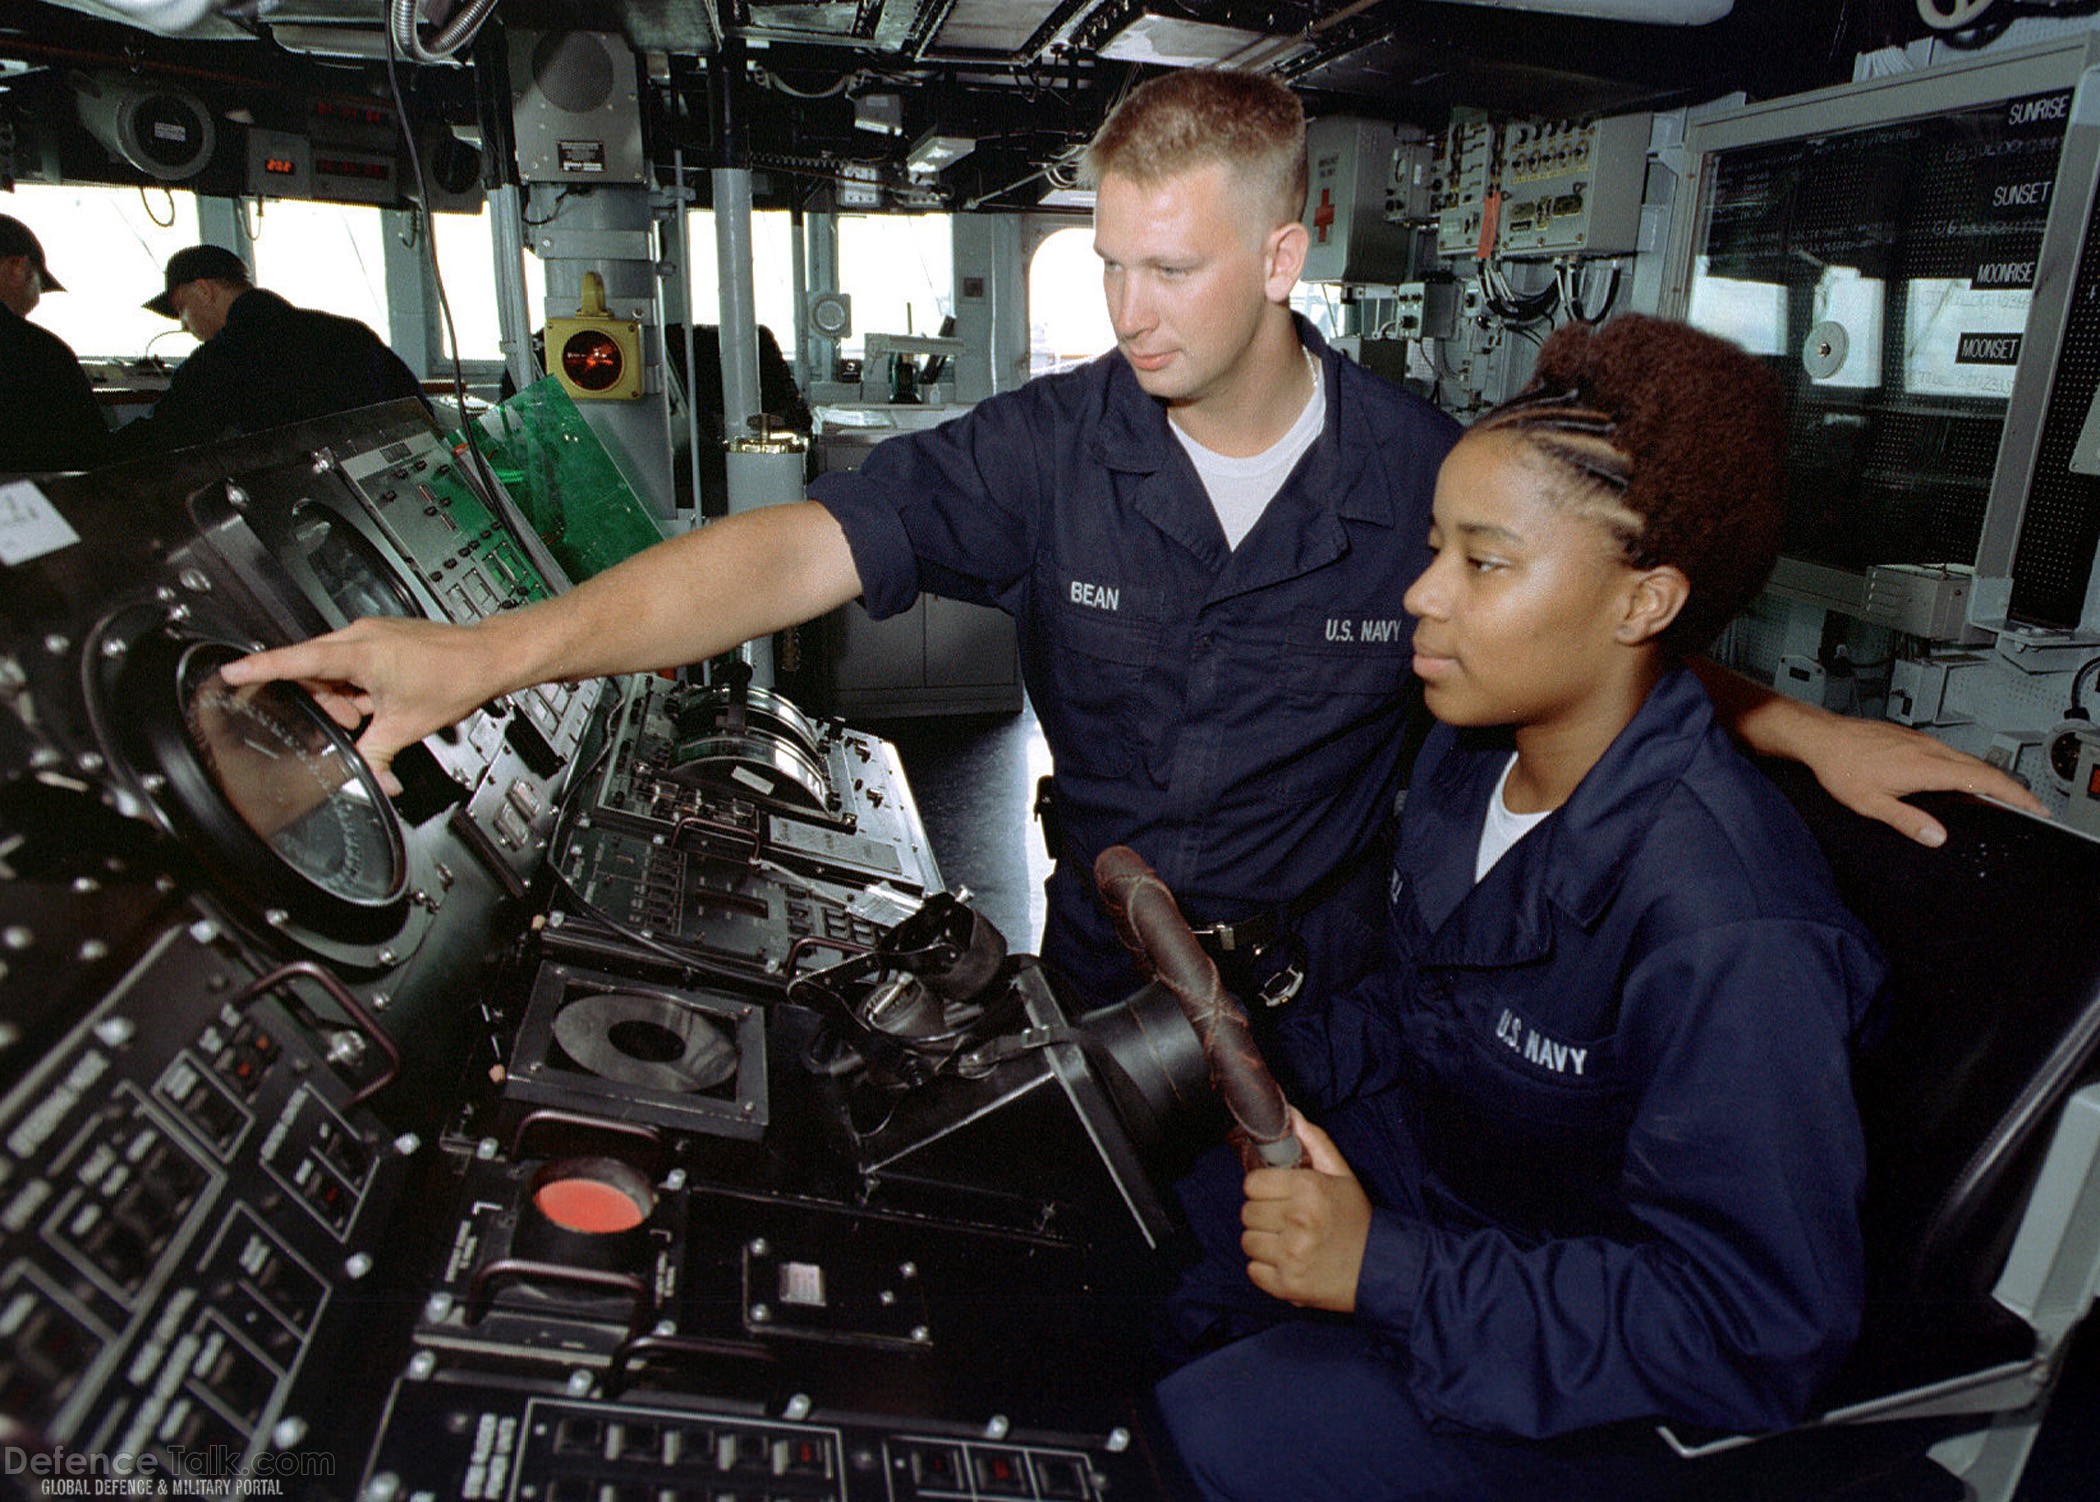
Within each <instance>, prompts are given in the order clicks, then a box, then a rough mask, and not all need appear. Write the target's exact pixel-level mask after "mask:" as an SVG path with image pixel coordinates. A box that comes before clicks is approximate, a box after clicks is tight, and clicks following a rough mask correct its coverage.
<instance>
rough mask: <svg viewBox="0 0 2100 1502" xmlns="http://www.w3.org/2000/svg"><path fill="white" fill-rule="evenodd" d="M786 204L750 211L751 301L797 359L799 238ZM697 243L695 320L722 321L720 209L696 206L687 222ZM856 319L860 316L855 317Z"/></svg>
mask: <svg viewBox="0 0 2100 1502" xmlns="http://www.w3.org/2000/svg"><path fill="white" fill-rule="evenodd" d="M791 233H792V230H791V227H790V225H789V222H788V215H787V211H786V210H785V209H760V210H758V211H756V212H754V213H753V214H752V216H751V300H752V303H753V306H754V309H755V312H756V316H757V318H758V321H759V322H760V323H762V324H764V325H765V326H766V327H767V328H769V329H771V330H772V331H773V337H774V339H776V340H777V341H779V344H780V352H781V354H783V355H785V356H786V357H787V358H788V359H789V360H793V359H794V358H795V335H796V333H797V330H796V328H795V292H794V270H795V262H794V242H793V241H792V240H791V239H789V235H790V234H791ZM686 236H687V238H688V240H689V241H690V242H691V245H692V260H693V263H692V265H691V266H689V267H688V268H686V275H687V279H688V281H687V285H688V286H689V287H690V288H691V293H690V295H691V298H692V305H693V321H694V322H695V323H703V324H707V323H711V324H717V325H719V324H720V323H721V321H722V278H721V269H722V268H721V260H720V258H719V257H718V256H717V255H716V253H715V213H714V210H713V209H694V210H693V211H692V212H691V214H690V215H689V217H688V218H687V221H686ZM856 321H857V320H856Z"/></svg>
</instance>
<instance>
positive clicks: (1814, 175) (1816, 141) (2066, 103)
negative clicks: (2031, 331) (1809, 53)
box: [1686, 90, 2071, 571]
mask: <svg viewBox="0 0 2100 1502" xmlns="http://www.w3.org/2000/svg"><path fill="white" fill-rule="evenodd" d="M2070 99H2071V96H2070V91H2069V90H2057V91H2051V92H2047V93H2040V94H2029V95H2026V96H2023V97H2021V98H2016V99H2010V100H1998V101H1993V102H1992V103H1990V104H1987V105H1979V106H1976V107H1973V108H1968V109H1962V110H1957V111H1953V112H1950V113H1946V114H1940V115H1933V116H1928V117H1920V118H1913V119H1901V120H1893V121H1889V122H1886V123H1883V124H1877V125H1871V126H1867V127H1864V128H1859V129H1850V130H1844V131H1837V132H1832V133H1830V134H1826V135H1804V136H1796V137H1791V138H1788V139H1784V140H1776V141H1770V142H1765V143H1761V144H1757V145H1745V146H1738V147H1732V148H1728V149H1725V150H1721V151H1716V152H1714V153H1713V154H1712V156H1711V158H1710V159H1709V160H1708V163H1707V173H1706V178H1705V188H1704V191H1703V193H1702V198H1701V203H1700V211H1699V212H1700V219H1699V223H1698V227H1697V229H1698V233H1697V238H1696V240H1695V259H1694V262H1693V266H1692V278H1691V283H1690V297H1689V303H1688V306H1687V310H1686V317H1687V319H1688V320H1689V321H1690V322H1692V323H1694V324H1696V325H1698V326H1699V327H1701V328H1704V329H1707V330H1708V331H1710V332H1712V333H1716V334H1721V335H1724V336H1726V337H1728V338H1731V339H1734V340H1736V341H1737V342H1738V343H1740V344H1742V345H1743V346H1744V347H1745V348H1747V349H1749V350H1750V351H1751V352H1752V353H1753V354H1757V355H1760V356H1763V357H1764V358H1765V359H1766V360H1767V361H1768V362H1769V363H1770V365H1771V366H1772V368H1773V370H1774V371H1775V372H1776V373H1777V374H1778V375H1779V377H1780V379H1781V382H1782V384H1783V386H1784V388H1785V391H1786V397H1787V406H1788V451H1787V480H1788V520H1787V530H1786V537H1785V540H1784V543H1783V547H1782V551H1783V552H1784V553H1785V554H1786V555H1787V556H1789V557H1792V558H1798V559H1803V560H1806V561H1809V562H1813V563H1819V564H1825V565H1828V566H1831V567H1836V568H1841V569H1847V570H1853V571H1860V570H1864V569H1865V568H1866V567H1868V566H1869V565H1871V564H1885V563H1921V564H1949V563H1951V564H1957V565H1969V564H1973V563H1974V562H1975V560H1976V551H1977V545H1978V542H1979V540H1980V537H1981V534H1982V529H1983V517H1984V507H1985V503H1986V501H1987V500H1988V498H1989V492H1990V485H1991V472H1992V469H1993V467H1994V465H1995V464H1996V461H1997V456H1998V445H1999V440H2000V436H2001V434H2002V432H2003V429H2004V424H2005V409H2006V403H2007V400H2008V398H2009V397H2010V395H2011V392H2012V382H2013V374H2014V370H2015V368H2016V367H2017V365H2018V362H2019V356H2020V347H2021V343H2022V340H2023V337H2024V334H2025V329H2026V323H2027V310H2028V305H2029V303H2030V302H2031V301H2032V300H2033V296H2034V277H2035V262H2036V259H2037V257H2038V255H2039V252H2040V249H2041V243H2042V232H2043V229H2044V227H2045V225H2046V223H2047V219H2048V215H2049V207H2050V199H2051V197H2052V196H2053V193H2054V190H2055V180H2056V168H2057V158H2058V155H2059V154H2060V152H2061V149H2062V146H2063V136H2064V129H2065V125H2066V123H2067V121H2068V118H2069V113H2070Z"/></svg>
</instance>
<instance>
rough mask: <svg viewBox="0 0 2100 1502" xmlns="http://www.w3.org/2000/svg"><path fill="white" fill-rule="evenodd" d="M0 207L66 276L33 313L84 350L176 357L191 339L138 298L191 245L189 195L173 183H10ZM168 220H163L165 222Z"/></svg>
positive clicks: (152, 290)
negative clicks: (169, 187) (165, 186)
mask: <svg viewBox="0 0 2100 1502" xmlns="http://www.w3.org/2000/svg"><path fill="white" fill-rule="evenodd" d="M0 212H4V213H8V214H12V215H14V217H15V218H17V219H19V220H21V221H22V222H23V223H24V224H26V225H28V226H29V227H30V228H31V229H32V230H34V231H36V237H37V239H38V240H39V241H41V242H42V244H43V247H44V256H45V259H46V260H47V261H48V262H49V263H50V266H51V274H52V275H53V276H55V277H57V278H58V279H59V280H60V281H61V282H63V283H65V285H66V290H65V291H64V292H54V293H52V294H51V295H50V296H49V297H46V298H45V299H44V300H43V302H41V303H40V304H38V306H37V309H36V312H35V313H34V314H33V315H32V317H33V319H34V321H36V322H37V323H40V324H42V325H43V326H44V327H45V328H47V329H49V330H51V332H52V333H54V334H56V335H58V337H59V338H61V339H63V340H65V341H66V343H68V344H70V345H72V346H73V352H74V353H75V354H77V355H79V356H81V357H82V358H84V359H94V358H96V357H98V356H99V357H101V358H104V359H126V360H135V359H137V358H139V357H140V356H141V355H144V354H146V353H148V352H149V349H150V352H151V353H153V354H156V355H161V356H164V357H166V358H168V359H180V358H181V357H182V356H183V355H186V354H188V353H189V352H190V351H191V350H192V349H195V348H196V344H195V342H194V341H193V340H192V339H191V338H190V336H189V335H187V334H185V333H183V332H182V330H181V328H180V327H179V326H178V325H176V324H173V323H170V322H169V321H168V320H167V319H165V318H162V317H161V316H160V315H159V314H158V313H149V312H147V311H146V310H145V309H144V308H143V307H141V306H139V305H140V304H141V303H143V302H144V301H145V300H146V299H147V298H149V297H152V296H154V295H155V294H157V293H158V292H159V291H160V289H161V267H162V266H163V265H164V264H165V263H166V262H167V259H168V257H169V256H171V255H173V254H175V252H176V251H178V250H180V249H182V247H183V246H185V245H195V244H196V243H197V241H198V239H199V238H200V237H199V235H198V233H197V201H196V199H195V198H194V197H193V196H191V195H190V194H188V193H186V192H182V191H179V190H178V191H175V192H172V193H170V192H164V191H163V190H161V189H159V188H148V189H146V190H145V192H144V193H143V194H141V192H140V190H139V189H137V188H103V187H95V186H93V185H90V184H86V183H69V184H66V185H64V186H60V187H54V186H51V185H49V184H44V183H19V184H17V185H16V187H15V191H14V192H13V193H12V194H10V195H8V197H7V198H6V199H5V200H0ZM170 220H172V221H173V222H172V223H170V222H168V221H170Z"/></svg>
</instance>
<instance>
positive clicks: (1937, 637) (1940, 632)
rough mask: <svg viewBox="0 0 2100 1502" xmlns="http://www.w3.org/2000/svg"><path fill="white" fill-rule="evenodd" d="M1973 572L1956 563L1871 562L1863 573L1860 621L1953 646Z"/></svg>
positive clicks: (1964, 618)
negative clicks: (1864, 590) (1864, 592)
mask: <svg viewBox="0 0 2100 1502" xmlns="http://www.w3.org/2000/svg"><path fill="white" fill-rule="evenodd" d="M1975 582H1976V571H1975V570H1974V569H1971V568H1964V567H1961V566H1960V565H1957V564H1944V565H1934V564H1925V563H1877V564H1873V565H1871V566H1870V567H1869V568H1868V569H1867V599H1866V604H1865V605H1864V606H1863V607H1862V608H1861V610H1860V612H1859V614H1860V619H1862V620H1867V621H1872V622H1873V623H1874V624H1875V625H1877V626H1886V627H1888V628H1889V630H1891V631H1907V632H1909V633H1910V634H1911V635H1912V636H1922V637H1923V638H1925V639H1926V640H1927V641H1959V640H1960V639H1961V637H1962V635H1963V634H1964V632H1965V631H1966V630H1967V627H1968V618H1969V617H1968V610H1969V589H1970V586H1971V585H1973V584H1974V583H1975Z"/></svg>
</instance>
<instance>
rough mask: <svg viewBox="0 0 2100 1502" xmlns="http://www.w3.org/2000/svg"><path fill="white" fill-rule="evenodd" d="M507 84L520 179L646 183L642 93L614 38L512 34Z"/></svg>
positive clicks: (630, 59) (604, 34) (623, 46)
mask: <svg viewBox="0 0 2100 1502" xmlns="http://www.w3.org/2000/svg"><path fill="white" fill-rule="evenodd" d="M510 77H511V90H512V99H511V103H512V113H513V116H514V129H515V134H516V136H517V142H518V176H519V177H520V178H522V179H523V180H524V181H526V182H530V183H639V182H642V181H644V180H645V177H646V164H645V163H644V161H643V158H642V106H641V87H640V85H639V83H638V82H637V80H636V75H635V67H634V54H633V53H632V52H631V51H629V50H628V47H627V43H626V41H625V40H623V39H622V38H621V37H620V35H619V34H618V33H617V32H609V31H549V32H532V31H516V32H512V33H511V36H510Z"/></svg>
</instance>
